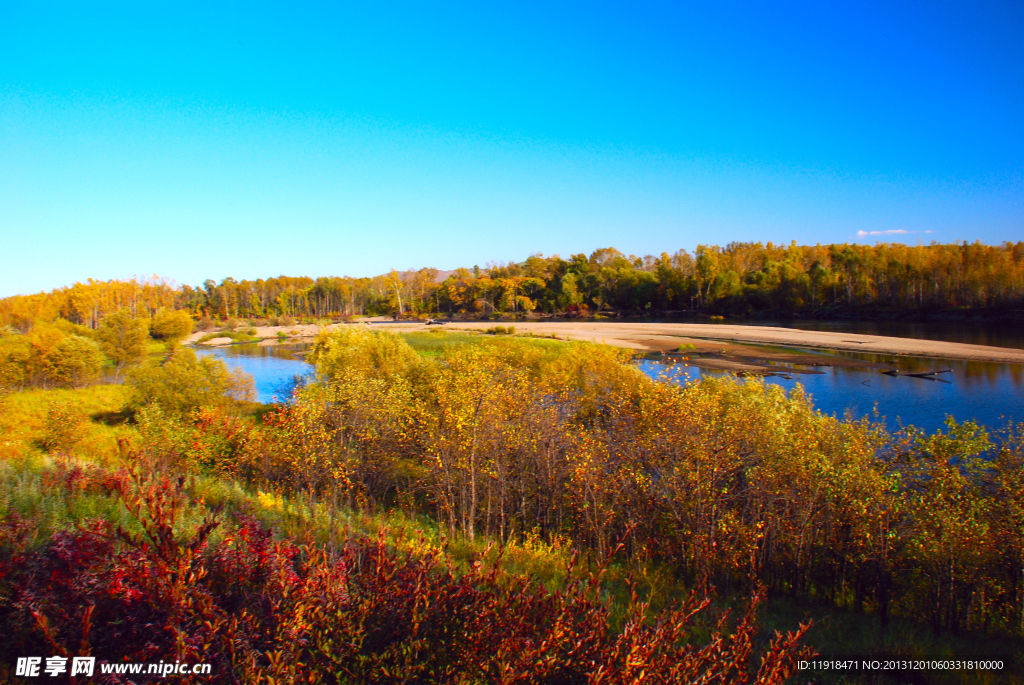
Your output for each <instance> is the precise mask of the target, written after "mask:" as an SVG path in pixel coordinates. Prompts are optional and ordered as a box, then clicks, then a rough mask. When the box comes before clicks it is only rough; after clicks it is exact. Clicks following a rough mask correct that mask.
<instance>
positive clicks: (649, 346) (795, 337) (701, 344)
mask: <svg viewBox="0 0 1024 685" xmlns="http://www.w3.org/2000/svg"><path fill="white" fill-rule="evenodd" d="M491 325H493V324H489V323H486V322H480V323H477V322H466V323H463V322H458V323H452V324H449V326H450V327H452V328H462V329H486V328H488V327H490V326H491ZM515 327H516V332H517V333H520V332H521V333H527V332H533V333H536V334H537V335H551V334H554V335H557V336H558V337H560V338H571V339H576V340H591V341H594V342H603V343H606V344H608V345H617V346H620V347H630V348H633V349H638V350H645V351H663V352H664V351H670V350H677V349H678V348H679V347H680V346H685V345H687V344H691V345H693V346H694V347H695V348H696V350H697V351H698V352H699V351H700V350H701V349H702V348H704V349H707V348H709V347H710V348H714V347H715V346H716V345H717V343H718V342H719V341H722V342H731V343H741V344H744V343H745V344H748V345H770V346H775V347H802V348H807V349H821V350H846V351H850V352H865V353H871V354H888V355H895V356H913V357H938V358H944V359H965V360H969V361H988V362H1009V363H1017V364H1020V363H1024V350H1018V349H1012V348H1005V347H988V346H986V345H967V344H964V343H950V342H942V341H938V340H919V339H916V338H893V337H888V336H881V335H858V334H853V333H836V332H831V331H805V330H799V329H795V328H782V327H769V326H736V325H729V324H687V323H614V322H607V323H605V322H601V323H589V322H569V323H562V322H560V323H546V322H532V321H531V322H522V323H516V324H515Z"/></svg>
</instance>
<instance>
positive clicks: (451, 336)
mask: <svg viewBox="0 0 1024 685" xmlns="http://www.w3.org/2000/svg"><path fill="white" fill-rule="evenodd" d="M399 335H401V336H402V338H404V339H405V342H407V343H408V344H409V346H410V347H411V348H413V349H414V350H416V351H417V352H419V353H420V354H421V355H423V356H425V357H437V356H439V355H440V354H442V353H443V352H444V350H446V349H448V348H452V347H459V346H462V345H502V344H505V345H517V344H526V345H534V346H537V347H539V348H542V349H545V350H555V349H557V347H558V346H560V345H561V344H562V341H560V340H557V339H552V338H540V337H534V336H531V335H524V336H508V335H506V336H501V337H498V336H494V335H487V334H486V333H480V332H476V331H444V330H439V329H436V328H435V329H433V330H430V331H424V332H422V333H399Z"/></svg>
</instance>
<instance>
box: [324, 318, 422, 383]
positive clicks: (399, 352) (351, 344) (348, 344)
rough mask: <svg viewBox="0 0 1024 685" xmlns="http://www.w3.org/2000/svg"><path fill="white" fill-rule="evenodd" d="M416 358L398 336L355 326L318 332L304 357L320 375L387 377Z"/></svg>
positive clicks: (415, 362) (417, 356) (411, 364)
mask: <svg viewBox="0 0 1024 685" xmlns="http://www.w3.org/2000/svg"><path fill="white" fill-rule="evenodd" d="M419 359H420V358H419V355H417V354H416V352H415V350H413V349H412V348H411V347H409V344H408V343H406V342H405V341H404V340H403V339H402V338H400V337H399V336H397V335H395V334H393V333H389V332H387V331H371V330H367V329H366V328H363V327H357V326H353V327H345V328H340V329H338V330H336V331H331V332H323V333H321V334H320V335H318V336H317V338H316V340H315V341H314V343H313V349H312V350H310V353H309V355H308V356H307V360H308V361H309V362H310V363H311V364H313V365H315V366H316V367H317V372H318V373H320V375H321V376H323V377H324V378H337V377H340V376H342V375H343V374H344V373H345V372H347V371H357V372H359V373H365V374H369V375H372V376H377V377H389V376H393V375H398V374H402V373H405V372H407V371H409V370H410V369H411V368H412V367H413V366H415V365H416V364H417V363H418V362H419Z"/></svg>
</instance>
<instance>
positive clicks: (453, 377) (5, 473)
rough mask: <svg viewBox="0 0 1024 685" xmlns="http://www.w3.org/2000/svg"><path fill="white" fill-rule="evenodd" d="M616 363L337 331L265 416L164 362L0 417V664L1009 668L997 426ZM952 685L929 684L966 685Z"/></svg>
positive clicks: (1021, 464) (776, 676)
mask: <svg viewBox="0 0 1024 685" xmlns="http://www.w3.org/2000/svg"><path fill="white" fill-rule="evenodd" d="M628 356H629V352H627V351H624V350H620V349H614V348H607V347H602V346H596V345H590V344H585V343H565V342H558V341H551V340H539V339H536V340H535V339H528V338H519V337H515V336H510V335H495V336H486V335H469V334H466V333H453V334H449V333H447V332H444V331H437V332H424V333H417V334H412V335H409V336H396V335H393V334H390V333H387V332H374V331H371V330H366V329H364V328H359V327H351V328H349V327H346V328H344V329H342V330H340V331H335V332H332V333H329V334H324V335H322V336H321V337H320V338H319V339H318V340H317V342H316V344H315V346H314V348H313V350H312V352H311V354H310V360H311V361H312V362H313V363H315V364H316V368H317V372H318V376H319V382H317V383H314V384H312V385H309V386H308V387H306V388H304V389H301V390H299V391H298V393H297V395H296V396H295V398H294V400H293V401H292V402H291V403H290V404H287V405H282V406H277V407H263V406H260V405H256V404H254V403H252V402H251V401H249V399H248V397H247V396H246V390H245V383H244V381H242V380H240V379H238V378H237V377H232V376H231V375H230V374H227V372H226V370H224V369H223V367H222V366H221V365H219V362H212V361H209V360H202V362H200V361H198V360H196V359H195V357H194V355H191V353H190V352H189V351H188V350H177V351H174V352H172V353H171V354H169V355H167V356H166V357H161V358H155V359H153V360H152V361H151V362H150V363H148V364H146V365H141V366H137V367H136V368H135V370H133V371H129V372H128V373H127V383H126V385H125V386H97V387H90V388H85V389H78V390H73V389H59V390H25V391H23V392H14V393H8V394H7V395H6V396H4V397H3V400H2V402H0V431H2V434H3V442H2V445H0V459H2V473H0V488H2V496H0V520H2V521H3V524H2V526H0V624H2V625H3V628H2V629H0V635H3V636H4V637H3V638H2V640H0V651H3V653H4V659H3V663H5V664H11V663H13V657H14V656H18V655H24V654H36V653H40V654H43V653H45V654H49V653H51V652H52V653H55V654H57V653H66V654H79V653H81V652H82V650H89V651H90V652H91V653H92V654H94V655H98V656H101V657H102V658H127V659H128V660H132V661H146V660H156V659H160V658H163V659H167V658H169V655H171V654H173V655H174V658H180V659H188V660H190V661H210V662H212V663H215V664H216V668H218V669H220V670H219V671H218V673H229V672H230V673H233V674H235V676H236V677H237V678H238V679H239V680H240V681H243V682H278V681H280V682H286V681H287V682H299V681H305V680H308V679H309V678H313V677H316V678H318V679H319V680H320V681H324V680H328V681H335V682H415V681H417V680H418V681H424V680H428V681H441V682H623V683H625V682H638V677H639V673H640V671H641V670H643V672H644V673H645V674H646V677H647V678H648V680H649V681H650V682H681V681H690V680H693V679H696V678H698V677H700V676H702V675H704V676H708V675H713V674H719V675H718V679H717V680H714V679H712V680H710V681H709V682H723V683H724V682H743V678H744V677H747V676H750V677H753V674H755V673H757V672H758V671H759V669H761V674H762V676H763V677H762V679H761V680H758V681H757V682H764V683H771V682H782V681H783V680H784V679H785V678H786V676H787V675H788V674H791V673H792V672H793V659H795V658H798V657H800V655H801V654H802V652H801V649H802V647H801V646H800V645H801V644H803V645H809V646H810V647H811V648H814V649H817V650H818V651H819V652H821V653H823V654H825V655H826V656H832V657H834V656H842V655H844V654H853V653H856V654H859V655H868V654H882V653H885V654H890V655H897V656H903V657H908V658H912V657H925V656H928V657H931V656H942V657H958V658H963V657H968V656H974V655H991V654H993V653H995V654H1000V655H1004V656H1006V657H1008V658H1009V659H1010V660H1011V661H1012V660H1013V659H1014V658H1017V659H1020V654H1021V651H1022V650H1021V649H1020V645H1021V639H1022V637H1024V583H1022V580H1024V514H1022V512H1021V511H1020V503H1021V502H1022V501H1024V489H1022V488H1024V481H1022V477H1021V474H1022V473H1024V434H1022V432H1021V429H1020V428H1019V427H1018V428H1011V429H1009V430H1008V431H1006V432H1004V433H1002V434H997V435H993V434H989V433H988V432H987V431H985V430H983V429H981V428H980V427H978V426H975V425H973V424H970V423H964V424H957V423H954V422H952V421H950V423H949V425H948V427H947V429H946V430H944V431H942V432H939V433H936V434H930V435H927V434H922V433H919V432H917V431H914V430H912V429H907V430H904V431H902V432H900V433H898V434H895V435H893V434H889V433H887V432H886V431H885V430H884V429H883V428H882V427H881V426H880V425H877V424H873V423H871V422H870V421H850V420H843V419H837V418H834V417H828V416H823V415H821V414H819V413H817V412H815V411H814V410H813V408H812V407H811V405H810V404H809V403H808V401H807V400H806V398H805V397H803V396H802V395H801V394H800V393H799V392H795V393H792V394H790V395H787V394H786V393H784V392H783V391H782V390H781V389H779V388H777V387H771V386H767V385H765V384H763V383H760V382H757V381H746V382H743V381H722V380H719V381H707V380H706V381H704V382H702V383H700V384H693V385H687V386H684V387H678V386H674V385H671V384H668V383H659V382H656V381H652V380H651V379H649V378H647V377H646V376H644V375H643V374H641V373H639V372H638V371H637V370H636V369H635V368H633V367H632V366H631V365H630V364H628V363H627V362H628ZM208 361H209V363H207V362H208ZM705 597H707V598H709V599H710V603H709V604H707V605H705ZM751 598H755V599H754V601H753V602H752V601H751ZM763 599H767V602H763V601H761V600H763ZM759 601H760V602H761V604H760V609H758V608H757V607H756V606H754V605H755V604H757V603H758V602H759ZM729 606H732V607H734V610H733V612H732V615H731V618H727V619H725V622H724V623H719V618H718V617H719V615H720V614H721V612H722V611H723V610H725V609H726V608H727V607H729ZM766 608H767V610H766ZM744 617H746V618H744ZM810 617H813V618H815V619H817V620H816V621H815V622H814V624H813V625H810V626H808V625H806V621H807V619H808V618H810ZM758 621H760V624H761V625H762V628H761V629H760V630H758V629H757V628H756V625H757V623H758ZM801 623H804V625H803V626H801V625H800V624H801ZM147 625H157V626H161V628H160V630H158V631H157V632H156V633H155V634H154V633H153V631H152V630H151V629H147V628H145V626H147ZM769 628H770V629H774V628H777V629H780V630H781V631H782V632H781V633H780V634H779V635H774V634H773V633H772V631H771V630H770V629H769ZM1020 666H1021V664H1017V665H1016V667H1017V668H1019V667H1020ZM673 669H675V670H673ZM819 675H820V674H816V676H815V678H816V680H818V676H819ZM932 675H934V676H935V677H934V678H932V677H931V676H932ZM961 675H963V674H957V675H956V676H955V678H954V679H949V680H942V676H941V675H935V674H930V675H929V678H931V679H930V680H928V681H927V682H995V680H991V679H989V680H986V677H985V676H983V675H979V676H978V677H977V678H975V679H973V680H971V679H968V680H966V681H965V680H960V679H959V678H960V676H961ZM403 678H404V679H405V680H403ZM1014 678H1016V680H1014ZM798 680H799V679H798ZM804 680H806V678H805V679H804ZM804 680H799V681H800V682H803V681H804ZM840 681H842V680H841V679H836V680H833V681H832V682H840ZM999 681H1000V682H1020V678H1019V674H1018V675H1017V676H1006V675H1005V674H1003V676H1001V677H1000V678H999ZM859 682H869V680H868V679H866V678H865V679H862V680H860V681H859ZM870 682H874V681H870ZM922 682H925V681H922Z"/></svg>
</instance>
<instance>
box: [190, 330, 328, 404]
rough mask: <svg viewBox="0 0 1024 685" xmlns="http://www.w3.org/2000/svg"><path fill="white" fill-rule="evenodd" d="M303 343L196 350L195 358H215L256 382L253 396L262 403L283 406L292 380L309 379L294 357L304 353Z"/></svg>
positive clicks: (304, 366) (305, 367)
mask: <svg viewBox="0 0 1024 685" xmlns="http://www.w3.org/2000/svg"><path fill="white" fill-rule="evenodd" d="M308 347H309V345H306V344H303V343H295V344H285V345H263V346H261V345H228V346H226V347H215V348H196V354H198V355H201V356H207V357H216V358H218V359H220V360H222V361H223V362H224V363H225V364H227V365H228V367H229V368H237V369H241V370H242V371H245V372H246V373H247V374H249V375H251V376H252V377H253V378H254V379H255V381H256V393H257V395H259V401H260V402H263V403H271V402H283V401H285V400H286V399H287V398H288V395H289V393H290V392H291V388H290V387H289V386H290V384H292V383H293V379H294V378H295V377H296V376H299V377H305V376H309V375H310V374H311V373H312V371H313V368H312V367H311V366H310V365H309V364H307V363H306V362H304V361H302V359H301V358H300V357H298V356H296V353H297V352H302V351H303V350H305V349H308Z"/></svg>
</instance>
